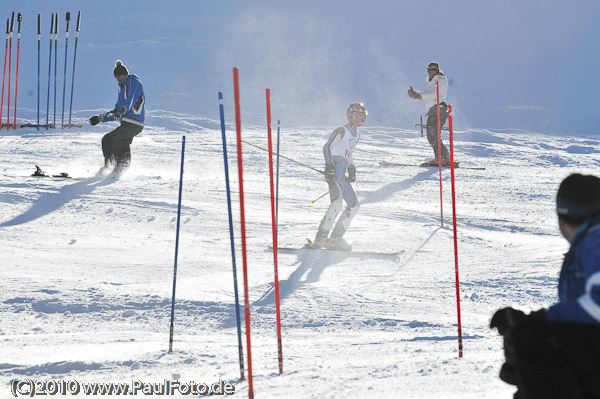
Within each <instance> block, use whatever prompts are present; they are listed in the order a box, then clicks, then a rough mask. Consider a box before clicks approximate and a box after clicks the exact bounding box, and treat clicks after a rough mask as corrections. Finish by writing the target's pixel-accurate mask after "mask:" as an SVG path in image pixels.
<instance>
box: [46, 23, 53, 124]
mask: <svg viewBox="0 0 600 399" xmlns="http://www.w3.org/2000/svg"><path fill="white" fill-rule="evenodd" d="M53 34H54V13H52V19H51V20H50V56H49V57H48V96H47V97H46V130H48V122H49V121H48V118H49V117H50V76H51V71H52V35H53Z"/></svg>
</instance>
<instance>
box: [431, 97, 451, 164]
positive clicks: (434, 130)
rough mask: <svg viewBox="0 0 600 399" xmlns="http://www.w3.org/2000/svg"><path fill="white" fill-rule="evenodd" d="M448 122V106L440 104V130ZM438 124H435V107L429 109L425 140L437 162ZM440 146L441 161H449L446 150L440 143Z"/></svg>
mask: <svg viewBox="0 0 600 399" xmlns="http://www.w3.org/2000/svg"><path fill="white" fill-rule="evenodd" d="M447 120H448V106H447V105H446V103H440V129H441V128H442V127H443V126H444V124H445V123H446V121H447ZM437 125H438V122H437V105H434V106H433V107H431V108H429V111H427V140H428V141H429V144H431V147H432V148H433V153H434V154H435V159H436V160H437V161H439V156H438V126H437ZM441 146H442V159H443V160H450V155H449V153H448V148H446V146H445V145H444V143H441Z"/></svg>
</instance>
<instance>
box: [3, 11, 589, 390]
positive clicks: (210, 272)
mask: <svg viewBox="0 0 600 399" xmlns="http://www.w3.org/2000/svg"><path fill="white" fill-rule="evenodd" d="M463 3H464V4H463ZM522 3H523V2H519V1H517V0H512V1H509V2H503V3H501V4H500V3H498V4H494V5H487V4H483V3H482V4H481V5H477V6H474V5H473V4H467V3H465V2H454V3H452V4H450V3H448V2H442V1H433V2H431V3H428V4H429V7H428V10H427V13H424V10H423V9H422V6H421V5H420V4H417V3H415V4H405V3H398V2H391V1H387V0H385V1H384V0H381V1H377V2H373V4H370V5H369V6H368V7H365V5H364V2H348V1H344V2H338V1H331V2H322V1H309V2H303V3H298V4H292V3H289V2H280V1H275V0H260V1H254V2H251V3H248V2H245V1H239V0H231V1H227V2H219V3H218V4H217V3H216V2H212V3H209V2H197V1H194V0H181V1H177V2H160V1H146V2H141V1H139V0H129V1H120V0H119V1H117V0H104V1H102V2H91V1H89V2H78V3H76V2H73V1H72V0H55V1H53V2H39V1H28V2H23V1H17V0H7V1H5V7H4V16H3V18H4V17H7V16H9V15H10V11H12V10H13V9H14V10H15V11H17V12H19V11H20V12H22V13H23V34H22V39H21V50H20V51H21V53H20V57H21V58H20V66H19V68H20V69H19V70H20V73H19V97H18V105H19V113H18V118H19V120H20V121H29V122H35V120H36V116H37V115H36V114H37V108H36V106H37V84H38V80H37V35H36V26H35V25H36V19H37V14H38V13H41V14H42V18H43V19H42V46H41V65H42V69H41V80H40V85H41V96H42V101H41V108H42V112H41V118H42V123H44V122H45V117H46V112H45V111H46V106H48V107H49V108H50V110H51V115H49V117H50V118H52V117H53V116H54V112H53V110H52V108H53V102H51V103H50V104H47V103H46V101H45V100H46V95H47V94H48V92H47V90H48V84H49V82H48V80H47V73H48V70H47V66H48V62H49V59H48V53H49V48H48V35H47V31H48V27H49V17H50V14H51V13H52V12H59V13H60V21H61V22H60V29H59V32H60V33H59V41H58V49H59V53H58V68H57V69H58V71H57V75H58V78H57V85H58V94H57V95H58V106H57V112H58V116H60V114H61V101H62V98H61V97H62V85H63V83H65V84H66V87H67V93H68V90H69V85H70V84H71V75H70V74H71V68H72V56H73V48H74V35H73V29H74V19H75V15H76V13H77V11H78V10H82V12H83V18H82V31H81V36H80V39H79V47H78V55H77V70H76V79H75V97H74V109H73V118H74V119H73V122H74V123H79V124H82V125H83V128H81V129H72V130H65V131H54V130H50V131H45V130H40V131H37V130H34V129H22V130H18V131H6V130H3V131H0V148H1V149H2V150H1V151H2V156H1V157H0V256H1V258H2V260H1V262H0V265H1V267H0V316H1V317H2V323H0V342H1V344H2V349H1V350H0V398H4V397H9V395H10V393H9V381H10V380H11V379H13V378H20V379H23V378H38V379H59V380H60V379H65V380H77V381H80V382H131V381H132V380H136V381H144V382H160V381H164V379H179V380H180V381H184V382H186V381H195V382H197V383H200V382H206V383H209V384H210V383H212V382H215V381H217V380H218V379H223V380H225V381H228V382H231V383H233V384H234V385H235V386H236V393H237V394H238V396H240V395H241V396H242V397H245V396H246V395H247V392H248V385H247V382H245V381H240V380H239V367H238V352H237V332H236V319H235V311H234V294H233V283H232V280H233V278H232V266H231V253H230V244H229V231H228V216H227V205H226V192H225V181H224V170H223V169H224V168H223V153H222V144H221V133H220V129H219V122H218V121H217V120H216V118H217V115H218V109H217V92H218V91H223V92H224V94H225V112H226V116H227V122H228V145H229V153H230V175H231V179H232V182H231V183H232V189H233V193H232V194H233V200H234V203H233V211H234V212H233V215H234V223H235V227H236V242H235V244H236V252H237V256H236V259H237V265H238V280H239V282H240V283H239V288H240V294H241V295H242V294H243V291H242V284H241V281H242V273H241V259H242V258H241V253H240V249H241V241H240V233H239V231H240V226H239V220H240V214H239V197H238V179H237V168H236V166H237V164H236V161H237V158H236V155H235V152H236V149H237V148H236V145H235V137H234V134H233V131H234V129H233V125H232V123H233V120H234V119H233V114H232V112H233V101H232V94H233V93H232V91H233V89H232V79H231V77H232V74H231V68H232V67H234V66H237V67H240V77H241V89H242V112H243V115H242V123H243V126H244V129H243V136H244V139H245V140H247V141H248V143H251V144H254V145H257V146H261V147H266V145H267V139H266V126H265V109H264V89H265V88H267V87H269V88H270V89H271V90H272V101H273V120H277V119H281V121H282V132H281V134H282V143H281V153H282V155H285V156H287V157H289V158H292V159H296V160H298V161H300V162H302V163H305V164H307V165H311V166H314V167H316V168H322V167H323V165H322V163H323V160H322V152H321V146H322V145H323V143H324V141H325V140H326V138H327V136H328V134H329V133H330V132H331V130H332V129H333V128H335V127H336V126H338V124H342V123H344V122H345V121H344V120H343V115H344V111H345V108H346V106H347V104H349V103H351V102H354V101H363V102H365V104H366V106H367V108H368V109H369V119H368V120H367V123H366V126H365V129H364V132H365V134H364V135H363V138H362V140H361V143H360V145H359V147H358V149H357V152H356V154H355V161H356V165H357V168H358V172H357V174H358V180H357V182H356V184H355V188H356V190H357V192H358V196H359V200H360V202H361V209H360V212H359V214H358V215H357V216H356V218H355V219H354V221H353V224H352V226H351V228H350V230H349V231H348V233H347V236H346V237H347V239H348V240H349V241H350V242H351V243H353V244H354V247H355V249H356V250H357V251H360V250H370V251H385V252H389V251H404V252H403V253H402V255H400V256H399V257H398V258H396V259H394V258H389V257H376V256H358V255H355V254H330V253H297V254H290V253H280V254H279V257H278V259H279V278H280V289H281V300H282V301H281V310H282V325H283V353H284V374H283V375H281V376H280V375H278V367H277V342H276V326H275V324H276V322H275V317H276V316H275V298H274V294H273V254H272V252H271V251H270V250H269V246H271V245H272V240H271V238H272V235H271V234H272V233H271V209H270V204H269V198H270V192H269V179H268V163H267V162H268V161H267V159H268V158H267V154H266V153H265V152H264V151H262V150H260V149H257V148H255V147H252V146H250V145H246V144H244V146H243V150H244V171H245V175H244V181H245V188H246V204H245V205H246V212H247V216H246V222H247V238H248V268H249V286H250V306H251V322H252V344H253V347H252V349H253V352H252V360H253V366H254V374H255V380H254V388H255V393H256V397H260V398H271V397H272V398H275V397H278V398H281V397H287V398H292V397H320V398H333V397H345V396H351V395H354V396H357V397H381V398H388V397H402V398H461V399H462V398H478V399H480V398H489V399H492V398H498V397H510V395H511V394H512V392H513V388H512V387H510V386H508V385H506V384H504V383H502V382H501V381H500V380H499V379H498V378H497V374H498V371H499V368H500V365H501V363H502V358H503V354H502V342H501V339H500V338H499V337H498V336H497V335H496V333H495V332H494V331H491V330H489V329H488V327H487V325H488V323H489V319H490V317H491V315H492V313H493V312H494V311H495V310H496V309H498V308H500V307H503V306H506V305H509V304H514V305H517V306H521V307H523V308H524V309H535V308H538V307H540V306H545V305H548V304H550V303H552V302H553V301H554V300H555V297H556V283H557V275H558V270H559V268H560V260H561V257H562V254H563V253H564V252H565V251H566V249H567V243H566V242H565V241H564V240H563V239H562V238H560V237H559V233H558V229H557V227H556V220H555V217H554V195H555V192H556V189H557V187H558V183H559V182H560V181H561V179H562V178H564V177H565V176H567V175H568V174H569V173H572V172H575V171H577V172H582V173H595V174H598V172H597V171H598V166H599V161H598V159H597V156H596V154H597V153H598V150H599V149H600V142H599V140H598V139H597V137H595V136H593V135H592V134H594V133H595V131H594V130H593V129H595V127H594V126H597V123H595V121H597V120H598V119H599V116H598V115H599V114H598V110H597V109H595V108H594V107H592V108H590V107H589V98H591V97H593V95H595V91H594V90H595V89H594V86H593V85H586V84H583V85H582V81H581V76H582V74H581V73H580V69H585V70H587V69H589V67H588V66H589V65H595V64H597V57H598V52H597V51H591V50H590V48H592V49H593V48H595V47H594V46H596V39H595V38H596V37H597V34H596V33H597V29H598V24H597V23H596V20H595V19H594V15H596V14H597V13H594V12H591V11H590V10H596V9H597V8H598V4H597V2H593V1H590V0H581V1H578V2H577V3H578V4H579V7H574V6H573V5H572V4H571V3H569V4H566V3H565V4H562V3H561V2H558V1H555V2H550V3H549V6H548V7H544V9H542V10H540V9H539V7H537V6H536V5H528V4H522ZM552 3H553V4H552ZM534 7H535V8H534ZM66 11H70V12H71V13H72V21H71V22H72V23H71V36H70V41H69V53H68V61H67V71H68V73H67V80H66V82H65V81H64V79H63V76H62V74H63V68H64V64H63V59H64V58H63V57H64V52H63V51H64V50H63V48H64V44H65V42H64V14H65V12H66ZM442 18H444V19H447V21H448V23H444V24H437V25H436V24H431V25H430V26H428V27H427V29H423V21H424V19H426V20H427V21H433V20H440V19H442ZM2 21H3V20H2ZM507 27H510V29H507ZM440 37H443V38H444V40H440ZM13 51H14V48H13ZM54 54H56V52H55V53H54ZM14 56H15V54H14V52H13V64H12V79H13V89H14V79H15V76H14V71H15V63H14V61H15V59H14ZM117 58H121V59H123V61H124V62H125V64H126V65H127V66H128V67H129V68H130V71H131V72H133V73H136V74H139V75H140V77H141V78H142V81H143V82H144V87H145V93H146V101H147V103H146V104H147V110H146V114H147V121H146V122H147V127H146V128H145V129H144V131H143V132H142V134H141V135H139V136H138V137H136V138H135V140H134V142H133V145H132V154H133V165H132V167H131V168H130V170H129V171H128V172H127V173H126V174H125V175H124V176H122V177H121V178H119V179H117V180H113V179H98V178H96V177H94V175H95V173H96V171H97V170H98V169H99V167H100V166H101V165H102V163H103V160H102V153H101V148H100V140H101V138H102V136H103V134H105V133H107V132H108V131H110V130H111V129H112V128H113V127H114V126H115V125H114V124H104V125H98V126H95V127H90V126H89V125H88V124H87V119H88V118H89V117H90V116H91V115H93V114H95V113H98V112H101V111H106V110H108V109H110V108H111V107H112V105H113V104H114V101H115V100H116V89H117V86H116V83H115V81H114V80H113V77H112V68H113V65H114V61H115V60H116V59H117ZM431 60H437V61H439V62H440V63H441V64H442V66H443V67H444V69H445V70H446V72H447V73H448V76H449V78H450V79H451V82H452V83H451V86H450V94H449V102H451V103H453V104H454V105H455V107H454V108H455V126H456V129H457V130H458V132H456V156H457V158H458V159H459V160H460V161H461V164H462V165H463V166H485V167H486V170H483V171H482V170H469V169H459V170H457V171H456V177H457V186H456V188H457V214H458V215H457V216H458V229H457V232H458V247H459V257H460V277H461V291H460V298H461V305H462V323H463V335H464V337H463V338H464V358H462V359H459V358H458V354H457V348H458V345H457V317H456V316H457V315H456V296H455V295H456V293H455V274H454V252H453V232H452V229H451V209H452V207H451V202H450V197H451V192H450V182H449V171H446V170H445V171H444V175H443V176H444V177H443V178H444V180H443V183H444V192H443V194H444V202H443V212H444V215H445V219H444V227H443V228H442V227H440V220H439V217H440V202H439V182H438V177H437V176H438V172H437V170H435V169H432V170H428V169H422V168H416V167H415V168H411V167H404V168H400V167H397V168H394V167H382V166H380V165H379V161H380V160H387V161H392V162H401V163H420V162H422V161H424V160H428V159H430V158H431V156H432V152H431V150H430V148H429V145H428V144H427V141H426V139H425V138H422V137H420V135H419V134H418V133H417V132H416V129H411V130H407V128H409V127H412V126H413V125H414V123H415V122H416V121H417V120H418V115H419V113H422V112H423V109H422V108H423V107H422V104H421V103H419V102H415V101H412V100H410V99H409V98H408V97H407V96H406V94H405V93H406V89H407V87H408V86H409V85H410V84H413V85H414V86H415V88H416V89H419V87H423V86H424V82H423V78H424V66H425V65H426V64H427V63H428V62H429V61H431ZM52 71H54V69H53V70H52ZM50 82H51V83H52V84H53V83H54V79H53V77H52V80H51V81H50ZM584 83H585V82H584ZM52 84H51V94H53V92H52V89H53V86H52ZM574 88H577V91H576V92H577V95H576V96H574V95H573V93H574ZM51 94H48V95H51ZM68 101H69V97H68V95H67V104H68ZM4 106H5V107H6V98H5V104H4ZM12 106H14V104H12ZM12 106H11V107H12ZM11 116H12V115H11ZM5 118H6V114H3V121H5ZM57 120H60V119H57ZM473 126H483V127H485V128H486V129H482V128H473ZM515 127H516V128H517V129H516V130H513V129H510V130H509V129H508V128H515ZM530 130H531V131H538V132H543V133H545V134H539V133H531V132H529V131H530ZM566 132H574V133H575V134H576V136H571V135H569V134H567V133H566ZM550 133H552V135H550ZM586 134H588V135H590V136H586ZM183 135H185V136H186V139H187V144H186V156H185V159H186V160H185V175H184V185H183V206H182V218H181V237H180V247H179V261H178V280H177V306H176V312H175V316H176V317H175V342H174V353H173V354H170V355H169V354H167V348H168V336H169V318H170V306H171V294H172V278H173V264H174V253H175V248H174V247H175V227H176V222H177V219H176V216H177V195H178V188H179V168H180V152H181V140H182V136H183ZM446 140H447V138H446ZM36 164H38V165H40V166H41V167H42V168H43V169H44V170H46V171H47V172H49V173H60V172H63V171H65V172H69V173H70V174H71V175H72V176H73V179H71V180H46V179H39V178H34V177H30V176H29V175H30V174H31V173H33V171H34V170H35V165H36ZM280 172H281V177H280V196H279V215H278V217H279V223H280V226H279V240H280V245H282V246H301V245H303V244H304V242H305V238H306V237H311V238H312V237H314V234H315V232H316V229H317V226H318V223H319V221H320V219H321V217H322V215H323V213H324V212H325V209H326V207H327V197H325V198H323V199H321V200H319V201H318V202H316V203H315V204H311V200H313V199H316V198H317V197H319V196H320V195H321V194H323V193H324V192H325V191H326V190H327V186H326V184H325V182H324V181H323V180H322V177H321V175H320V174H319V173H316V172H314V171H312V170H310V169H309V168H305V167H304V166H300V165H298V164H295V163H293V162H290V161H287V160H281V171H280ZM244 342H245V340H244ZM245 356H246V355H245Z"/></svg>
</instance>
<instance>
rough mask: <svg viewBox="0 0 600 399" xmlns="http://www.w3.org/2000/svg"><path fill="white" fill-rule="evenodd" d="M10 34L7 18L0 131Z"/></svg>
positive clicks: (0, 120)
mask: <svg viewBox="0 0 600 399" xmlns="http://www.w3.org/2000/svg"><path fill="white" fill-rule="evenodd" d="M9 34H10V18H6V46H5V47H4V74H3V75H2V100H1V101H0V129H1V128H2V110H3V109H4V82H6V58H7V55H8V35H9Z"/></svg>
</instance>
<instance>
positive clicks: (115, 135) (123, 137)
mask: <svg viewBox="0 0 600 399" xmlns="http://www.w3.org/2000/svg"><path fill="white" fill-rule="evenodd" d="M143 129H144V127H143V126H139V125H136V124H133V123H129V122H125V121H122V122H121V125H120V126H119V127H117V128H116V129H115V130H113V131H112V132H110V133H107V134H105V135H104V137H102V153H103V154H104V166H114V167H115V168H116V169H118V170H121V169H124V168H126V167H128V166H129V163H130V162H131V151H130V149H129V145H130V144H131V142H132V141H133V138H134V137H135V136H137V135H138V134H140V132H141V131H142V130H143Z"/></svg>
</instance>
